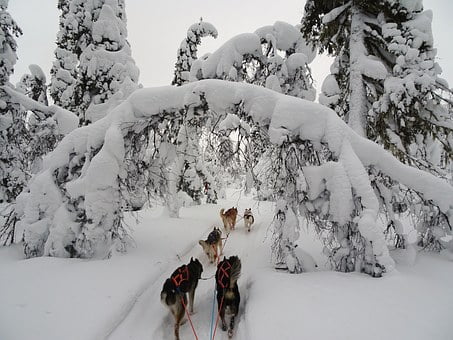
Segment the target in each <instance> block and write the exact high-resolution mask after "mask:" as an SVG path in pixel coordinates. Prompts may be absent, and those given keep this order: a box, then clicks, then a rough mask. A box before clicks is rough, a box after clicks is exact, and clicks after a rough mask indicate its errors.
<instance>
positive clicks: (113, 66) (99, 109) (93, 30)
mask: <svg viewBox="0 0 453 340" xmlns="http://www.w3.org/2000/svg"><path fill="white" fill-rule="evenodd" d="M59 8H60V9H61V11H62V14H61V17H60V31H59V33H58V35H57V46H58V47H57V49H56V51H55V56H56V61H55V62H54V66H53V68H52V71H51V74H52V81H51V86H50V92H51V96H52V98H54V99H55V100H56V103H57V104H58V105H61V106H62V107H64V108H66V109H69V110H73V111H74V112H77V114H78V115H79V117H80V120H81V122H82V123H89V122H92V121H96V120H97V119H100V118H102V117H103V116H104V115H105V114H106V112H107V111H109V110H110V109H112V108H113V107H115V106H116V105H118V103H119V102H120V101H121V100H122V99H124V98H126V97H127V96H128V95H129V94H130V93H131V92H132V91H134V90H135V89H136V88H138V77H139V71H138V68H137V67H136V66H135V62H134V60H133V59H132V56H131V49H130V45H129V43H128V41H127V40H126V38H127V29H126V13H125V5H124V0H117V1H113V0H108V1H87V0H72V1H63V0H62V1H60V2H59Z"/></svg>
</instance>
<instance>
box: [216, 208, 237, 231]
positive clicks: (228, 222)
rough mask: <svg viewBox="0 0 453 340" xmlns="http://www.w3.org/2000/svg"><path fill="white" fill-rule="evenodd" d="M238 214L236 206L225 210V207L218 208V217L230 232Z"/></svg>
mask: <svg viewBox="0 0 453 340" xmlns="http://www.w3.org/2000/svg"><path fill="white" fill-rule="evenodd" d="M237 216H238V209H237V208H234V207H233V208H230V209H228V210H227V211H225V209H223V208H222V209H220V217H221V218H222V222H223V226H224V227H225V230H226V232H227V233H230V232H231V231H232V230H234V227H235V226H236V217H237Z"/></svg>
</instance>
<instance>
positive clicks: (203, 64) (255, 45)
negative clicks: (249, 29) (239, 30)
mask: <svg viewBox="0 0 453 340" xmlns="http://www.w3.org/2000/svg"><path fill="white" fill-rule="evenodd" d="M244 55H251V56H254V57H256V58H258V59H261V58H262V57H263V55H262V52H261V43H260V39H259V37H258V36H257V35H256V34H253V33H243V34H239V35H237V36H235V37H233V38H231V39H230V40H228V41H227V42H225V43H224V44H223V45H222V46H221V47H219V48H218V49H217V50H216V51H215V52H214V53H212V54H210V55H208V56H206V57H202V58H201V59H198V60H197V62H194V63H193V65H192V68H191V69H190V80H191V81H196V80H198V79H206V78H217V77H220V78H222V76H224V75H227V74H229V73H230V69H231V68H232V67H233V66H235V67H240V65H242V59H243V56H244ZM200 71H201V78H199V77H198V76H197V74H198V72H200Z"/></svg>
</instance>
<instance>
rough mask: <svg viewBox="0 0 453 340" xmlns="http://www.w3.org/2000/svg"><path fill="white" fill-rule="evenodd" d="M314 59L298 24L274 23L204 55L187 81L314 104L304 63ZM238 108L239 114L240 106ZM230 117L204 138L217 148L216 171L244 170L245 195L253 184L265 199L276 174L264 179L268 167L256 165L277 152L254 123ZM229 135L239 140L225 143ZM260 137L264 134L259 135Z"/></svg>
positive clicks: (193, 67)
mask: <svg viewBox="0 0 453 340" xmlns="http://www.w3.org/2000/svg"><path fill="white" fill-rule="evenodd" d="M315 55H316V53H315V52H314V51H313V50H312V48H311V47H309V46H308V45H307V44H306V41H305V39H304V38H303V37H302V34H301V32H300V28H299V27H298V26H293V25H291V24H288V23H286V22H282V21H277V22H275V23H274V24H273V25H268V26H263V27H261V28H259V29H257V30H256V31H255V32H254V33H243V34H239V35H237V36H235V37H233V38H231V39H230V40H228V41H227V42H225V43H224V44H223V45H222V46H221V47H219V48H218V49H217V50H216V51H214V52H213V53H212V54H206V55H204V56H203V57H201V58H199V59H198V60H196V61H195V62H193V66H192V68H191V70H190V80H191V81H197V80H201V79H226V80H230V81H236V82H246V83H249V84H254V85H260V86H265V87H267V88H269V89H272V90H274V91H276V92H279V93H284V94H288V95H291V96H295V97H299V98H304V99H307V100H314V99H315V93H316V92H315V89H314V88H313V84H312V83H313V81H312V78H311V71H310V68H309V66H308V64H309V63H311V62H312V61H313V59H314V57H315ZM238 110H241V107H240V106H239V107H238ZM238 112H239V111H238ZM238 117H239V118H238ZM230 118H231V117H227V119H226V120H225V121H219V122H218V124H214V126H213V129H212V130H211V131H209V132H210V133H209V134H208V139H209V142H210V145H214V146H215V147H216V148H217V150H218V155H219V158H220V162H219V163H220V164H221V165H222V167H220V169H219V171H216V173H219V172H222V170H223V169H222V168H223V166H225V165H226V166H227V168H228V170H227V171H228V172H229V173H230V174H231V172H232V171H231V169H232V168H233V167H234V165H235V164H238V165H239V166H237V168H238V169H245V191H246V192H248V191H249V189H250V187H251V185H252V183H251V182H252V181H253V182H255V185H256V186H257V187H258V191H257V195H258V197H259V198H260V199H269V198H271V197H272V194H271V191H272V190H273V187H274V186H275V180H274V177H275V176H273V175H271V176H269V175H268V173H267V170H268V169H267V167H259V166H257V165H258V163H261V164H273V160H272V158H273V155H274V154H276V153H278V152H279V150H277V149H275V148H272V147H271V145H270V144H267V145H266V143H265V141H266V140H268V137H267V136H265V135H266V134H267V132H266V131H264V130H263V129H261V128H260V127H259V126H258V125H256V124H253V122H251V121H250V119H249V118H248V117H247V115H241V114H238V115H237V116H236V117H235V118H234V119H230ZM232 133H234V134H235V135H237V136H238V137H237V140H238V141H237V142H233V141H232V140H231V139H230V135H231V134H232ZM262 134H264V135H263V136H261V135H262ZM235 172H236V171H235ZM241 175H242V173H241ZM257 183H259V184H257Z"/></svg>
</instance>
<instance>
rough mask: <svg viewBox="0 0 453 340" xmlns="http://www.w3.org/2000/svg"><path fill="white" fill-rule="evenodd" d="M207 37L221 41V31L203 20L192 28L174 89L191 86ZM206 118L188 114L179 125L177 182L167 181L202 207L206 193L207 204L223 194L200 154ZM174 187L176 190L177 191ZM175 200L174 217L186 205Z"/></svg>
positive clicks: (173, 168) (181, 52) (174, 169)
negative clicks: (191, 73) (204, 40)
mask: <svg viewBox="0 0 453 340" xmlns="http://www.w3.org/2000/svg"><path fill="white" fill-rule="evenodd" d="M207 36H212V37H213V38H217V30H216V28H215V27H214V26H213V25H212V24H210V23H208V22H205V21H203V20H202V19H200V22H198V23H196V24H193V25H191V26H190V27H189V29H188V30H187V37H186V38H185V39H184V40H183V41H182V42H181V45H180V46H179V48H178V52H177V61H176V64H175V76H174V78H173V81H172V85H177V86H181V85H183V84H185V83H188V82H189V73H190V68H191V67H192V64H193V62H194V61H195V60H196V59H197V52H198V45H200V44H201V38H203V37H207ZM206 117H207V116H205V117H199V116H198V115H196V114H195V115H194V114H193V112H187V113H186V114H185V115H184V116H183V117H182V119H181V120H180V121H179V122H178V124H179V130H178V133H177V136H175V137H176V138H175V140H174V143H175V144H176V149H177V156H178V157H177V159H175V162H174V164H173V165H172V166H171V168H170V171H169V173H170V174H171V176H172V177H173V178H172V179H171V180H168V181H167V183H168V185H169V186H171V187H172V188H170V191H171V192H179V193H180V194H182V193H185V194H187V195H188V196H189V197H190V198H191V199H192V201H193V202H194V203H195V204H201V197H202V196H203V193H206V202H207V203H217V192H218V191H219V189H218V188H216V185H215V181H214V177H213V176H212V174H211V173H210V172H209V171H208V169H207V167H206V165H205V163H204V162H203V160H202V157H201V152H200V150H201V146H200V140H201V138H200V137H201V135H202V133H203V126H205V125H206V122H203V120H205V119H206ZM175 122H176V121H175ZM174 128H175V129H176V128H177V127H176V126H175V127H174ZM173 186H175V187H174V188H173ZM183 195H184V194H183ZM172 196H173V197H171V198H170V197H169V198H170V200H171V202H170V201H168V202H167V206H168V207H169V208H170V209H169V211H170V213H171V214H172V215H173V216H178V209H179V205H181V204H182V202H179V201H180V200H179V199H177V200H176V203H177V204H174V203H175V195H172ZM181 201H182V200H181Z"/></svg>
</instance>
